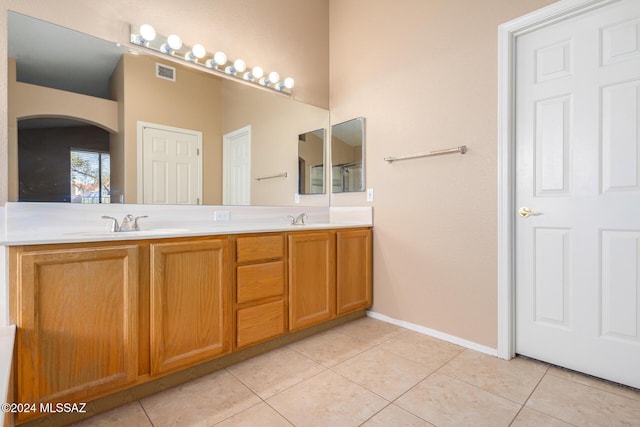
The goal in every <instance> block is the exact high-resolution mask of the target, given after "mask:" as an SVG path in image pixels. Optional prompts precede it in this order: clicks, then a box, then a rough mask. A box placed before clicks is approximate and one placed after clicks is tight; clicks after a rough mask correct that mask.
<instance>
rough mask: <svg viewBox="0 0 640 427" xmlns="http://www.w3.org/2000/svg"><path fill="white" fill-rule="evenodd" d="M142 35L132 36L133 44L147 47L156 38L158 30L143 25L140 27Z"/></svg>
mask: <svg viewBox="0 0 640 427" xmlns="http://www.w3.org/2000/svg"><path fill="white" fill-rule="evenodd" d="M139 31H140V34H136V35H133V34H131V42H132V43H135V44H137V45H140V46H144V45H147V47H148V44H149V42H150V41H152V40H154V39H155V38H156V30H154V29H153V27H152V26H151V25H149V24H143V25H141V26H140V30H139Z"/></svg>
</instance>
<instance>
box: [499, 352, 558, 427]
mask: <svg viewBox="0 0 640 427" xmlns="http://www.w3.org/2000/svg"><path fill="white" fill-rule="evenodd" d="M547 372H549V365H547V368H546V369H545V370H544V373H543V374H542V375H541V376H540V379H539V380H538V382H537V383H536V385H535V386H534V387H533V389H531V392H530V393H529V395H528V396H527V398H526V399H525V400H524V402H522V403H521V404H520V409H518V412H516V414H515V415H514V416H513V419H512V420H511V422H510V423H509V426H511V425H512V424H513V423H514V422H515V420H517V419H518V416H519V415H520V413H521V412H522V410H523V409H524V408H525V407H526V406H527V402H529V399H531V396H533V393H535V392H536V390H537V389H538V386H539V385H540V383H541V382H542V380H543V379H544V377H545V376H546V375H547ZM545 415H548V414H545ZM554 418H555V417H554Z"/></svg>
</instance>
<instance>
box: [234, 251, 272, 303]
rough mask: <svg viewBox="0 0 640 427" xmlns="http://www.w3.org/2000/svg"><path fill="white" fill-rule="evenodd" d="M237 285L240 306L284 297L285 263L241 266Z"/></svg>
mask: <svg viewBox="0 0 640 427" xmlns="http://www.w3.org/2000/svg"><path fill="white" fill-rule="evenodd" d="M236 283H237V286H238V288H237V294H236V299H237V302H238V304H242V303H245V302H249V301H256V300H260V299H263V298H269V297H275V296H281V295H284V262H283V261H276V262H267V263H263V264H252V265H241V266H239V267H238V271H237V277H236Z"/></svg>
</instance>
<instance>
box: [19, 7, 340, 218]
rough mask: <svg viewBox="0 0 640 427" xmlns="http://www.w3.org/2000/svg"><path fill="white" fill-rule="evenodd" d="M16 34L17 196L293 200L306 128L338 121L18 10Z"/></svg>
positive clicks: (279, 203)
mask: <svg viewBox="0 0 640 427" xmlns="http://www.w3.org/2000/svg"><path fill="white" fill-rule="evenodd" d="M8 36H9V37H8V52H9V72H8V76H9V82H8V93H9V105H8V107H9V153H8V154H9V168H8V169H9V171H8V173H9V176H8V183H9V200H10V201H55V202H72V203H73V202H83V203H98V202H106V203H163V204H164V203H168V204H173V203H176V204H210V205H220V204H223V201H224V200H236V201H239V202H236V203H238V204H251V205H272V206H286V205H292V204H293V203H294V196H295V194H296V193H298V191H299V187H298V185H299V179H298V168H299V144H300V143H299V136H300V135H301V134H305V133H307V132H308V131H309V130H310V129H323V128H327V127H328V126H329V112H328V111H327V110H325V109H322V108H318V107H315V106H311V105H307V104H303V103H300V102H297V101H295V100H293V99H292V98H291V97H289V96H285V95H282V94H278V93H273V92H271V91H267V90H262V89H260V88H256V87H252V86H248V85H245V84H242V83H240V82H237V81H233V80H230V79H227V78H224V77H221V76H218V75H215V74H212V73H209V72H206V71H203V70H201V69H198V68H199V67H197V66H193V65H189V64H186V63H183V62H181V61H172V60H170V59H165V58H160V57H158V56H154V55H151V54H147V53H141V52H136V51H132V50H131V49H129V48H126V47H123V46H118V45H116V44H115V43H112V42H108V41H105V40H101V39H98V38H96V37H93V36H90V35H86V34H82V33H79V32H76V31H73V30H69V29H67V28H63V27H60V26H57V25H54V24H51V23H47V22H44V21H41V20H38V19H35V18H32V17H28V16H25V15H22V14H18V13H15V12H9V14H8ZM310 139H312V136H310ZM323 141H324V138H323ZM324 153H325V150H324V147H322V156H324ZM311 163H312V165H313V166H316V165H321V164H324V159H322V160H316V159H315V158H314V159H313V160H311V162H310V164H311ZM225 171H226V172H225ZM273 175H277V176H278V177H277V178H274V179H268V180H261V179H259V178H261V177H265V176H273ZM185 176H186V177H187V178H181V177H185ZM314 176H318V175H314ZM322 176H324V173H323V174H322ZM305 179H306V175H305ZM309 179H310V181H309V182H312V181H313V179H312V178H309ZM184 183H188V185H187V184H184ZM194 183H195V184H194ZM318 185H319V183H318ZM322 185H324V183H322ZM317 188H319V187H317V186H314V187H313V189H311V188H310V192H311V193H313V192H314V191H317ZM323 188H324V187H323ZM322 193H324V190H322ZM303 194H306V193H303ZM328 200H329V198H328V196H327V197H326V204H327V205H328V203H329V202H328ZM320 203H322V204H324V203H325V201H324V200H322V201H321V202H320ZM314 204H315V205H317V204H318V201H317V200H316V201H314Z"/></svg>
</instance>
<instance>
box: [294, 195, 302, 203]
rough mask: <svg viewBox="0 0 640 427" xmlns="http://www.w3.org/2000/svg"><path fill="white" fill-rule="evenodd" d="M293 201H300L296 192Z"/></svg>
mask: <svg viewBox="0 0 640 427" xmlns="http://www.w3.org/2000/svg"><path fill="white" fill-rule="evenodd" d="M293 200H294V202H296V203H300V195H299V194H298V193H296V195H295V197H294V198H293Z"/></svg>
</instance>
